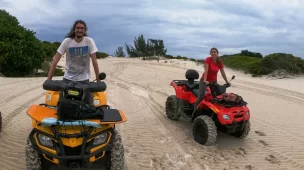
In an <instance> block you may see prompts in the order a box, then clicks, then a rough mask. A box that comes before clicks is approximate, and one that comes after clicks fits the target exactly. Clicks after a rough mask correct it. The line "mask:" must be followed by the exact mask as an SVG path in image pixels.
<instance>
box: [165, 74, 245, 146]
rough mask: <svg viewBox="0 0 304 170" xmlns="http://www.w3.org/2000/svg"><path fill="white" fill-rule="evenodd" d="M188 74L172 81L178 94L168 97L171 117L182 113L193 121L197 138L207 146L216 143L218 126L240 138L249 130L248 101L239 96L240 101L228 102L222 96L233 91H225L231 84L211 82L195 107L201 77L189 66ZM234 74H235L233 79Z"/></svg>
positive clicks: (194, 133) (168, 110)
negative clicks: (184, 77) (183, 78)
mask: <svg viewBox="0 0 304 170" xmlns="http://www.w3.org/2000/svg"><path fill="white" fill-rule="evenodd" d="M185 76H186V79H188V80H173V81H172V82H171V83H170V85H171V86H173V88H174V89H175V93H176V95H171V96H169V97H168V98H167V101H166V115H167V117H168V118H169V119H172V120H178V119H179V118H180V117H183V118H185V119H186V120H188V121H190V122H191V123H193V125H192V133H193V136H194V140H195V141H196V142H198V143H200V144H202V145H206V146H208V145H213V144H214V143H215V141H216V138H217V132H218V130H219V131H222V132H224V133H228V134H231V135H232V136H234V137H237V138H240V139H242V138H245V137H246V136H247V135H248V134H249V131H250V122H249V119H250V111H249V109H248V108H247V106H246V105H247V103H246V102H245V101H244V100H242V98H241V97H240V96H239V97H240V98H241V100H240V102H235V103H233V102H232V103H231V102H227V100H226V99H225V98H224V97H223V96H225V95H227V94H230V93H226V88H228V87H229V86H228V85H227V84H224V85H219V84H215V83H210V85H209V86H208V87H207V88H206V92H205V96H204V97H203V99H202V101H201V102H200V103H199V104H198V106H197V108H194V104H195V101H196V97H197V95H198V93H199V81H194V79H198V78H199V74H198V72H197V71H196V70H193V69H189V70H187V71H186V74H185ZM234 78H235V76H233V77H232V79H231V80H233V79H234ZM231 80H230V81H231ZM216 87H218V88H217V89H218V90H216ZM232 94H233V93H232ZM237 96H238V95H237ZM194 109H195V111H194Z"/></svg>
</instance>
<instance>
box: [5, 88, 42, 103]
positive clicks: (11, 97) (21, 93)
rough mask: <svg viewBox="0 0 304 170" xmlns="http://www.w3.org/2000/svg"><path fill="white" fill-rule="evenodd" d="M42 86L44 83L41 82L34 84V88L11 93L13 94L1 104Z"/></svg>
mask: <svg viewBox="0 0 304 170" xmlns="http://www.w3.org/2000/svg"><path fill="white" fill-rule="evenodd" d="M41 87H42V85H41V84H40V85H37V86H34V87H32V88H29V89H25V90H24V91H22V92H20V93H17V94H14V95H11V96H9V97H8V98H6V99H5V100H4V101H2V102H0V105H1V104H4V103H7V102H9V101H11V100H13V99H15V98H17V97H19V96H21V95H24V94H25V93H28V92H31V91H33V90H36V89H39V88H41Z"/></svg>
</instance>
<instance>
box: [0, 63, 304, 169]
mask: <svg viewBox="0 0 304 170" xmlns="http://www.w3.org/2000/svg"><path fill="white" fill-rule="evenodd" d="M167 61H168V62H167V63H165V62H164V60H160V61H159V62H157V61H142V60H139V59H130V58H120V59H119V58H108V59H102V60H99V66H100V71H103V72H105V73H106V74H107V78H106V81H105V82H106V83H107V85H108V90H107V94H108V99H109V103H111V105H112V106H113V107H115V108H118V109H121V110H123V111H124V112H125V113H126V115H127V118H128V121H127V122H126V123H124V124H120V125H118V126H117V127H118V130H119V132H120V133H121V135H122V137H123V141H124V146H125V155H126V164H127V168H126V169H128V170H142V169H166V170H167V169H168V170H173V169H174V170H176V169H185V170H186V169H187V170H189V169H195V170H196V169H197V170H204V169H210V170H211V169H212V170H222V169H225V168H226V169H227V170H228V169H231V170H235V169H245V170H246V169H248V170H249V169H267V170H272V169H273V170H277V169H282V170H283V169H297V170H300V169H304V131H303V130H302V128H303V127H304V125H303V123H302V122H303V121H304V114H303V110H304V88H303V84H304V78H297V79H287V80H265V77H263V78H253V77H250V75H245V74H242V73H240V72H236V71H233V70H231V69H226V73H227V76H228V77H231V76H232V75H235V76H236V79H235V80H233V81H232V82H231V83H232V87H231V88H229V89H228V91H229V92H234V93H237V94H240V95H241V96H242V97H243V98H244V100H246V101H247V102H248V103H249V105H248V107H249V108H250V110H251V124H252V128H251V132H250V134H249V136H248V137H247V138H246V139H244V140H238V139H235V138H233V137H231V136H227V135H224V134H221V135H219V136H218V141H217V144H216V146H211V147H205V146H201V145H199V144H198V143H196V142H195V141H194V140H193V137H192V131H191V124H190V123H189V122H186V121H184V120H183V119H181V120H179V121H172V120H169V119H167V117H166V116H165V110H164V107H165V100H166V98H167V96H168V95H172V94H174V90H173V88H172V87H171V86H170V85H169V83H170V81H171V80H173V79H185V71H186V70H187V69H188V68H194V69H196V70H198V71H200V74H201V73H202V72H203V67H202V66H197V65H196V64H195V63H194V62H190V61H187V62H186V61H178V60H171V61H172V62H171V63H170V60H167ZM60 64H61V65H63V64H64V59H63V60H62V61H61V63H60ZM91 71H92V80H93V79H94V78H95V77H94V76H93V75H94V74H93V68H92V70H91ZM60 78H61V77H58V78H54V79H60ZM45 79H46V78H1V77H0V90H1V93H0V110H1V112H2V117H3V121H4V129H3V132H2V133H1V134H0V148H1V149H0V160H1V161H0V169H1V170H2V169H3V170H6V169H16V170H23V169H26V168H25V158H24V155H25V153H24V151H25V142H26V138H27V136H28V134H29V133H30V131H31V119H30V118H29V117H28V116H27V115H26V113H25V111H26V109H27V108H28V107H29V105H30V104H33V103H42V102H44V90H43V89H42V83H43V81H44V80H45ZM219 82H220V83H223V79H222V78H221V76H220V74H219ZM261 134H265V136H264V135H261Z"/></svg>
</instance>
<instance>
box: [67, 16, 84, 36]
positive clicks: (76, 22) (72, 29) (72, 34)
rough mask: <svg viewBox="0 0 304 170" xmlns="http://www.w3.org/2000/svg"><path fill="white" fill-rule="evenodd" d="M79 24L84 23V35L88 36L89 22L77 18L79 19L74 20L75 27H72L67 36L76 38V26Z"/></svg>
mask: <svg viewBox="0 0 304 170" xmlns="http://www.w3.org/2000/svg"><path fill="white" fill-rule="evenodd" d="M77 24H83V25H84V27H85V31H84V34H83V35H84V36H88V35H87V30H88V27H87V24H86V23H85V22H84V21H83V20H77V21H75V22H74V25H73V27H72V28H71V30H70V32H69V33H68V34H67V35H66V36H65V38H74V37H75V28H76V25H77Z"/></svg>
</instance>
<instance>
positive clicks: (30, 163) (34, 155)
mask: <svg viewBox="0 0 304 170" xmlns="http://www.w3.org/2000/svg"><path fill="white" fill-rule="evenodd" d="M25 156H26V167H27V170H49V164H48V163H47V160H45V158H44V157H43V156H42V155H41V154H39V153H38V152H37V151H36V150H35V149H34V148H33V145H32V143H31V141H30V140H29V139H27V143H26V149H25Z"/></svg>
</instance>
